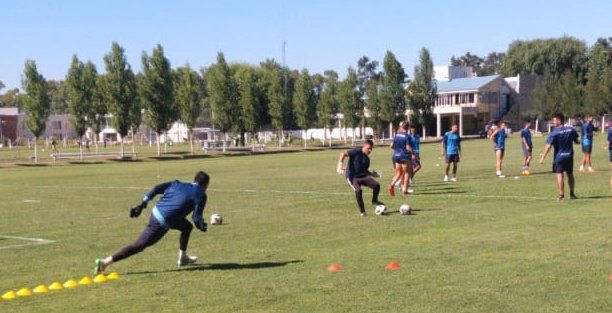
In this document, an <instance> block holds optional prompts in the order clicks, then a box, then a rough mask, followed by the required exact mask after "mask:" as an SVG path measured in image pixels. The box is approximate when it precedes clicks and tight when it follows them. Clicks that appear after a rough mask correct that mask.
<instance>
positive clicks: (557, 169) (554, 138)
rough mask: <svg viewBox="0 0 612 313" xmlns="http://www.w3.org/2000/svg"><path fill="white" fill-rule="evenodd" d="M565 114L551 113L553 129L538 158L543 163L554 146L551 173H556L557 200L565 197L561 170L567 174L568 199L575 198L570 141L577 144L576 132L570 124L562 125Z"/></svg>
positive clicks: (572, 149)
mask: <svg viewBox="0 0 612 313" xmlns="http://www.w3.org/2000/svg"><path fill="white" fill-rule="evenodd" d="M564 122H565V116H563V114H561V113H557V114H554V115H553V124H554V125H555V129H554V130H553V131H552V132H551V133H550V135H549V136H548V139H546V148H544V152H543V153H542V157H541V158H540V164H543V163H544V159H545V158H546V155H547V154H548V152H549V151H550V149H551V148H553V147H554V159H553V173H556V174H557V189H558V190H559V201H563V200H564V199H565V193H564V181H563V172H565V173H566V174H567V182H568V184H569V188H570V199H576V194H575V193H574V185H575V183H574V147H573V146H572V143H575V144H579V143H580V141H579V140H578V133H577V132H576V130H574V128H572V127H570V126H564V125H563V123H564Z"/></svg>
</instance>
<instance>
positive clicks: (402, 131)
mask: <svg viewBox="0 0 612 313" xmlns="http://www.w3.org/2000/svg"><path fill="white" fill-rule="evenodd" d="M406 127H407V124H406V123H405V122H401V123H400V125H399V129H398V131H397V134H395V137H394V138H393V142H392V143H391V149H393V167H394V168H395V174H394V175H393V178H392V179H391V183H390V184H389V186H387V191H388V192H389V195H390V196H392V197H393V196H395V183H397V182H401V186H402V193H403V194H404V195H407V194H408V187H410V180H409V179H410V177H411V176H412V137H411V136H410V135H409V134H408V132H407V131H406Z"/></svg>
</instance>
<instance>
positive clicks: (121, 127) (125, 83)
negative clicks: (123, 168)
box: [103, 42, 139, 158]
mask: <svg viewBox="0 0 612 313" xmlns="http://www.w3.org/2000/svg"><path fill="white" fill-rule="evenodd" d="M104 64H105V67H106V76H105V79H104V86H103V94H104V96H105V101H106V103H107V105H108V111H109V112H110V113H111V114H112V115H113V120H114V125H115V128H116V129H117V132H118V133H119V135H120V136H121V157H122V158H123V157H124V155H125V151H124V147H123V138H125V136H126V135H127V134H128V132H129V130H130V127H131V126H132V120H131V119H132V114H131V113H132V112H133V110H135V109H136V108H139V106H138V102H137V94H136V93H137V90H136V78H135V76H134V72H132V68H131V66H130V64H129V63H128V62H127V59H126V57H125V52H124V50H123V48H122V47H121V46H120V45H119V44H118V43H116V42H113V44H112V49H111V52H110V53H108V54H106V55H104Z"/></svg>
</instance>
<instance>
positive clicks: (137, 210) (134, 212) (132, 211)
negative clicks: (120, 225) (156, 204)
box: [130, 201, 147, 218]
mask: <svg viewBox="0 0 612 313" xmlns="http://www.w3.org/2000/svg"><path fill="white" fill-rule="evenodd" d="M146 207H147V202H146V201H142V202H141V203H140V204H139V205H135V206H133V207H132V208H131V209H130V217H131V218H135V217H138V216H140V213H142V209H144V208H146Z"/></svg>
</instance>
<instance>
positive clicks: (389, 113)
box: [380, 51, 407, 136]
mask: <svg viewBox="0 0 612 313" xmlns="http://www.w3.org/2000/svg"><path fill="white" fill-rule="evenodd" d="M383 69H384V73H383V76H382V92H381V94H380V106H381V118H382V120H383V121H385V122H388V123H389V136H391V135H392V132H393V124H394V123H396V122H399V121H400V120H403V119H404V118H405V114H406V98H405V96H404V95H405V90H404V85H403V84H404V81H405V80H406V77H407V76H406V72H405V71H404V68H403V67H402V64H401V63H400V62H399V61H398V60H397V59H396V58H395V55H394V54H393V52H391V51H387V53H386V54H385V59H384V61H383Z"/></svg>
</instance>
